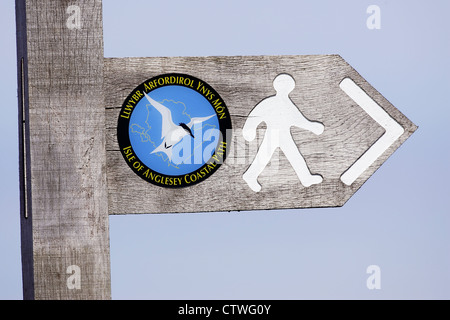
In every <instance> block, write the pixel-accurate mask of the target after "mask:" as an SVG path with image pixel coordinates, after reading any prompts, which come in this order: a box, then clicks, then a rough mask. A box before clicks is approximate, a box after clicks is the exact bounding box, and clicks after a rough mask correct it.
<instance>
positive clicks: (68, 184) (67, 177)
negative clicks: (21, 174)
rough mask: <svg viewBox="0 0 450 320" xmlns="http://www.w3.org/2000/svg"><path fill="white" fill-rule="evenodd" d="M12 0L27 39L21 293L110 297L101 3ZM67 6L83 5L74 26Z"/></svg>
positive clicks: (38, 296) (46, 296) (44, 296)
mask: <svg viewBox="0 0 450 320" xmlns="http://www.w3.org/2000/svg"><path fill="white" fill-rule="evenodd" d="M17 3H18V9H20V11H18V16H19V17H20V19H22V20H23V21H24V22H26V24H25V23H23V24H22V25H21V26H20V28H22V30H19V31H20V33H21V34H24V35H25V34H26V50H23V51H22V52H21V53H22V54H24V55H25V56H26V65H27V84H28V88H27V89H28V91H27V96H28V113H29V118H28V119H27V121H28V125H29V135H30V141H29V147H30V152H29V153H30V154H29V156H30V177H31V181H30V182H31V183H30V190H31V202H32V212H30V216H29V218H28V223H29V224H31V225H32V228H31V230H29V232H31V235H29V236H31V237H32V248H31V249H32V256H31V259H32V264H33V270H32V272H33V283H32V284H30V283H28V282H27V283H24V292H25V291H27V290H30V289H31V290H32V291H33V293H32V294H29V295H26V294H25V295H24V297H25V298H35V299H110V297H111V285H110V257H109V224H108V212H107V193H106V190H107V188H106V172H105V164H106V160H105V139H104V127H105V113H104V105H103V62H104V56H103V31H102V30H103V29H102V5H101V4H102V2H101V0H91V1H75V2H74V1H52V0H45V1H43V0H39V1H38V0H25V1H22V0H18V1H17ZM69 5H77V6H79V8H80V18H81V20H80V21H81V23H80V28H75V29H69V28H68V27H67V25H66V21H67V20H68V18H69V17H70V12H69V13H68V12H67V8H68V7H69ZM22 40H23V38H22ZM23 257H25V259H28V260H29V259H30V255H27V256H24V255H23ZM72 265H76V266H78V267H80V280H81V285H80V288H79V289H77V288H75V289H71V288H70V286H67V279H68V278H69V277H70V276H71V274H67V268H68V267H69V266H72ZM24 272H30V270H25V269H24Z"/></svg>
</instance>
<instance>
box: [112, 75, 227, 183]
mask: <svg viewBox="0 0 450 320" xmlns="http://www.w3.org/2000/svg"><path fill="white" fill-rule="evenodd" d="M171 76H174V77H188V78H190V79H194V81H195V82H197V83H198V82H199V81H201V82H202V84H203V85H204V86H205V87H206V88H207V89H209V90H210V92H211V93H213V94H214V95H215V97H217V98H219V99H220V101H221V102H222V106H224V109H225V110H224V113H225V115H226V117H225V119H220V117H219V114H218V113H217V111H216V109H215V108H214V106H213V105H212V104H211V101H210V100H208V98H207V97H206V96H205V95H203V94H202V93H201V92H199V91H197V90H195V89H193V90H195V91H196V92H198V93H199V94H201V95H202V96H203V97H205V99H206V100H207V101H208V102H209V103H210V105H211V107H212V108H213V110H214V111H215V112H216V115H217V118H218V121H219V127H220V132H221V134H222V136H221V138H222V140H219V142H218V144H217V146H219V145H220V143H221V142H222V141H225V142H227V130H228V133H230V134H231V132H232V131H231V130H232V126H231V117H230V113H229V111H228V107H227V105H226V103H225V100H224V99H223V98H222V97H221V96H220V95H219V94H218V92H217V91H216V90H215V89H214V88H213V87H212V86H210V85H209V84H208V83H207V82H206V81H203V80H201V79H199V78H197V77H195V76H191V75H189V74H183V73H164V74H160V75H157V76H154V77H152V78H150V79H147V80H145V81H144V82H142V83H141V84H140V85H138V86H137V87H136V88H134V89H133V91H132V92H131V93H130V94H129V95H128V96H127V98H126V99H125V100H124V103H123V104H122V107H121V108H120V112H119V116H118V121H117V142H118V144H119V148H120V153H121V154H122V156H123V158H124V160H125V162H126V163H127V164H128V166H129V167H130V169H131V170H132V171H133V172H134V173H135V174H136V175H138V176H139V177H140V178H141V179H143V180H145V181H146V182H149V183H151V184H153V185H156V186H158V187H163V188H171V189H172V188H173V189H177V188H184V187H189V186H193V185H196V184H198V183H200V182H202V181H204V180H206V179H207V178H209V177H210V176H211V175H212V174H213V173H214V172H216V171H217V169H219V167H220V166H221V165H222V164H223V163H224V162H225V159H226V157H227V155H228V153H229V150H230V148H229V146H227V147H226V148H225V152H224V154H223V157H222V163H216V166H215V167H214V169H211V170H210V171H209V173H207V174H206V175H205V176H204V177H203V178H200V179H197V180H196V181H195V182H191V183H189V184H187V183H185V182H184V181H182V184H181V185H165V184H161V183H157V182H155V181H152V180H150V179H147V178H146V177H144V176H143V175H142V174H141V173H140V172H137V170H136V169H135V168H134V167H133V164H132V163H131V162H129V161H128V160H127V158H126V155H125V154H124V151H123V149H124V148H126V147H129V146H131V150H132V151H133V155H134V156H135V157H136V158H137V159H138V160H139V162H140V163H141V164H142V165H143V166H144V169H143V171H144V172H145V170H147V169H149V170H150V171H151V172H153V173H155V174H159V175H161V176H162V177H164V178H166V177H167V178H180V177H184V176H185V175H186V174H183V175H179V176H172V175H166V174H162V173H159V172H157V171H154V170H153V169H151V168H149V167H147V165H145V164H144V162H143V161H142V160H141V159H139V157H138V156H137V154H136V152H135V151H134V150H133V146H132V145H131V142H130V137H129V134H128V133H129V123H130V118H131V115H132V114H133V112H134V108H133V110H132V111H131V113H130V116H129V118H128V119H126V118H123V117H121V116H120V115H121V114H122V110H123V109H124V107H125V106H126V105H127V102H128V101H129V100H130V99H131V97H132V96H133V95H134V94H135V93H136V91H138V90H140V91H141V92H145V90H144V89H145V87H144V85H145V84H146V83H148V82H151V81H153V80H154V79H159V78H162V77H171ZM171 85H179V86H180V84H163V85H158V87H157V88H162V87H165V86H171ZM181 86H184V87H186V88H189V89H192V88H191V87H189V86H186V85H184V84H181ZM157 88H154V89H151V90H150V91H148V92H151V91H153V90H155V89H157ZM148 92H146V93H148ZM142 98H143V97H141V99H142ZM141 99H139V101H138V102H136V105H137V104H138V103H139V102H140V101H141ZM214 100H216V99H214ZM216 151H217V147H216V149H215V151H214V154H213V155H212V156H211V158H210V159H208V161H206V162H205V164H204V165H203V166H201V167H200V168H199V169H197V170H195V171H193V172H191V173H187V174H193V173H196V172H198V171H201V170H202V169H203V168H205V167H206V166H207V165H208V162H210V161H211V159H213V156H214V155H215V154H216ZM213 161H215V160H214V159H213Z"/></svg>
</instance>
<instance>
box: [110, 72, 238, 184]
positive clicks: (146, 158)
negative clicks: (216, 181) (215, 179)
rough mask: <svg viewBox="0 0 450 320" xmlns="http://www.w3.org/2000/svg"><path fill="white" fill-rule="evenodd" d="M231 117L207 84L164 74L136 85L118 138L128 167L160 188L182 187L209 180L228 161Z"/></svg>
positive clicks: (121, 118)
mask: <svg viewBox="0 0 450 320" xmlns="http://www.w3.org/2000/svg"><path fill="white" fill-rule="evenodd" d="M228 134H229V135H230V136H231V119H230V114H229V113H228V109H227V107H226V105H225V102H224V101H223V99H222V98H221V97H220V96H219V94H218V93H217V92H216V91H215V90H214V89H213V88H212V87H211V86H210V85H208V84H207V83H206V82H205V81H203V80H200V79H197V78H195V77H193V76H190V75H186V74H179V73H170V74H163V75H159V76H157V77H154V78H151V79H149V80H147V81H145V82H144V83H142V84H140V85H139V86H138V87H136V88H135V89H134V90H133V91H132V92H131V93H130V95H129V96H128V97H127V98H126V100H125V101H124V103H123V105H122V109H121V111H120V114H119V120H118V125H117V138H118V142H119V146H120V151H121V153H122V155H123V157H124V159H125V161H126V162H127V163H128V165H129V167H130V168H131V169H132V170H133V171H134V172H135V173H136V174H137V175H138V176H140V177H141V178H142V179H144V180H146V181H148V182H150V183H153V184H155V185H158V186H161V187H168V188H179V187H186V186H191V185H194V184H197V183H199V182H201V181H203V180H205V179H206V178H208V177H209V176H211V175H212V174H213V173H214V172H215V171H216V170H217V169H218V168H219V167H220V165H221V164H222V163H223V162H224V160H225V158H226V155H227V152H228V149H229V148H227V139H226V137H227V135H228Z"/></svg>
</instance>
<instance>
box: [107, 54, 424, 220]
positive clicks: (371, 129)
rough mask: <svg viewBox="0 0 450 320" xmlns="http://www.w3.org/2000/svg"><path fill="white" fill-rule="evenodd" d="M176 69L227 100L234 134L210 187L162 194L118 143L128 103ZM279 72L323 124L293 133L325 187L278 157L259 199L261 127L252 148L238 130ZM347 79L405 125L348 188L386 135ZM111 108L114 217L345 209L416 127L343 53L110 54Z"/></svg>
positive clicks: (305, 112) (266, 173)
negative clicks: (256, 169)
mask: <svg viewBox="0 0 450 320" xmlns="http://www.w3.org/2000/svg"><path fill="white" fill-rule="evenodd" d="M170 72H176V73H185V74H189V75H192V76H194V77H197V78H199V79H202V80H204V81H206V82H207V83H208V84H210V85H211V86H212V87H213V88H214V89H215V90H216V91H217V92H218V93H219V94H220V95H221V97H222V98H223V99H224V101H225V103H226V104H227V106H228V109H229V112H230V114H231V119H232V126H233V131H234V134H233V138H232V140H231V141H230V142H231V149H230V154H229V156H228V158H227V160H226V161H225V164H224V165H222V166H221V167H220V169H219V170H218V171H217V172H216V173H214V174H213V175H212V176H211V177H209V178H208V179H206V180H205V181H203V182H201V183H199V184H197V185H195V186H192V187H186V188H182V189H168V188H162V187H158V186H154V185H152V184H149V183H148V182H146V181H144V180H142V179H141V178H140V177H138V176H137V175H136V174H134V173H133V172H132V171H131V169H129V167H128V166H127V164H126V163H125V161H124V159H123V157H122V155H121V153H120V151H119V147H118V143H117V133H116V130H117V120H118V115H119V111H120V108H121V106H122V104H123V102H124V100H125V98H126V97H127V96H128V94H129V93H130V92H131V91H132V90H133V89H134V88H135V87H136V86H138V85H139V84H141V83H142V82H144V81H145V80H147V79H149V78H151V77H154V76H157V75H160V74H163V73H170ZM281 73H288V74H290V75H291V76H293V77H294V79H295V81H296V87H295V89H294V91H292V92H291V94H290V95H289V97H290V98H291V100H292V101H293V102H294V103H295V104H296V106H297V107H298V108H299V110H300V111H301V112H302V113H303V115H304V116H305V117H306V118H308V119H309V120H312V121H319V122H321V123H322V124H323V125H324V126H325V131H324V133H323V134H322V135H320V136H316V135H314V134H313V133H311V132H309V131H306V130H302V129H299V128H295V127H292V128H291V133H292V136H293V138H294V141H295V142H296V144H297V146H298V148H299V150H300V152H301V154H302V155H303V157H304V158H305V160H306V162H307V164H308V167H309V169H310V171H311V173H313V174H321V175H322V177H323V178H324V181H323V182H322V183H321V184H317V185H313V186H311V187H308V188H305V187H303V186H302V185H301V183H300V181H299V180H298V178H297V176H296V174H295V172H294V170H293V169H292V167H291V165H290V163H289V162H288V160H287V159H286V158H285V156H284V155H283V153H282V152H281V151H280V152H279V157H278V159H279V161H278V162H277V161H272V163H271V164H270V165H269V166H268V167H267V168H266V169H265V170H264V171H263V173H262V174H261V175H260V176H259V179H258V180H259V183H260V184H261V185H262V190H261V191H260V192H258V193H255V192H253V191H252V190H251V189H250V188H249V187H248V185H247V184H246V183H245V181H244V180H243V179H242V175H243V173H244V172H245V171H246V169H247V168H248V166H249V165H250V163H251V161H252V160H253V158H254V157H255V154H256V152H257V148H258V143H260V142H261V139H262V136H263V135H264V124H262V125H260V127H259V130H258V131H259V133H260V135H259V137H260V138H259V140H257V141H258V142H257V143H256V144H255V143H248V142H246V141H245V140H244V139H243V137H242V132H241V129H242V128H243V126H244V123H245V120H246V117H247V115H248V114H249V113H250V111H251V110H252V109H253V108H254V107H255V105H256V104H258V103H259V102H260V101H261V100H263V99H264V98H267V97H269V96H273V95H274V94H275V91H274V88H273V80H274V78H275V77H276V76H277V75H279V74H281ZM346 77H349V78H351V79H352V80H353V81H354V82H356V84H358V85H359V86H360V87H361V88H362V89H363V90H364V91H365V92H366V93H368V95H369V96H370V97H372V98H373V99H374V100H375V101H376V102H377V103H378V104H379V105H380V106H381V107H382V108H383V109H384V110H385V111H387V113H388V114H389V115H390V116H391V117H392V118H394V119H395V120H396V121H397V122H398V123H399V124H400V125H401V126H402V127H403V128H405V133H404V134H403V135H402V136H401V137H400V138H399V139H398V140H397V141H396V142H395V143H394V144H393V145H392V146H391V147H390V148H389V149H388V150H387V151H386V152H385V153H384V154H383V155H382V156H381V157H379V158H378V159H377V161H376V162H375V163H373V165H372V166H371V167H370V168H369V169H367V170H366V171H365V172H364V173H363V174H362V175H361V176H360V177H359V178H358V179H357V180H356V181H355V182H354V183H353V184H352V185H351V186H347V185H345V184H344V183H342V182H341V181H340V176H341V174H342V173H343V172H345V171H346V170H347V169H348V168H349V167H350V166H351V165H352V164H353V163H354V162H355V161H356V160H357V159H358V158H359V157H360V156H361V155H362V154H363V153H364V152H365V151H366V150H367V149H368V148H369V147H370V146H371V145H373V144H374V143H375V142H376V141H377V140H378V139H379V137H380V136H382V135H383V134H384V129H383V128H382V127H381V126H380V125H379V124H378V123H376V122H375V121H374V120H373V119H372V118H371V117H370V116H369V115H368V114H367V113H366V112H364V110H362V109H361V108H360V107H359V106H358V105H356V104H355V103H354V102H353V100H352V99H351V98H350V97H348V96H347V95H346V94H345V93H344V92H343V91H342V90H341V89H340V88H339V83H340V82H341V81H342V80H343V79H344V78H346ZM105 108H106V149H107V168H108V169H107V180H108V203H109V213H110V214H127V213H179V212H209V211H235V210H261V209H282V208H310V207H334V206H342V205H343V204H344V203H345V202H346V201H347V200H348V199H349V198H350V197H351V196H352V195H353V194H354V193H355V192H356V191H357V190H358V189H359V188H360V187H361V185H362V184H363V183H364V182H365V181H366V180H367V179H368V178H369V177H370V176H371V175H372V174H373V173H374V172H375V171H376V169H377V168H379V166H380V165H381V164H382V163H383V162H384V161H385V160H386V159H387V158H388V157H389V156H390V155H391V154H392V153H393V152H394V151H395V150H396V149H397V148H398V147H399V146H400V145H401V144H402V143H403V142H404V141H405V140H406V139H407V138H408V137H409V136H410V135H411V134H412V133H413V132H414V130H415V129H416V126H415V125H414V124H413V123H412V122H411V121H409V120H408V119H407V118H406V117H405V116H404V115H403V114H402V113H401V112H399V111H398V110H397V109H396V108H395V107H394V106H392V104H391V103H389V101H387V100H386V99H385V98H384V97H383V96H382V95H381V94H380V93H378V92H377V91H376V90H375V89H374V88H373V87H372V86H370V85H369V84H368V83H367V82H366V81H365V80H364V79H363V78H362V77H361V76H360V75H359V74H358V73H357V72H356V71H355V70H354V69H353V68H352V67H351V66H350V65H349V64H347V63H346V62H345V61H344V60H343V59H342V58H341V57H340V56H338V55H309V56H242V57H240V56H237V57H170V58H164V57H161V58H108V59H105ZM274 159H277V157H276V156H275V158H274Z"/></svg>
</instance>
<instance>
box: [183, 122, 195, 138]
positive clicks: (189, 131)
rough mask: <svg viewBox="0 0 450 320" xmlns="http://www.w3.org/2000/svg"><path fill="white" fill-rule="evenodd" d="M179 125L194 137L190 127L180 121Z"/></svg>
mask: <svg viewBox="0 0 450 320" xmlns="http://www.w3.org/2000/svg"><path fill="white" fill-rule="evenodd" d="M180 127H182V128H183V129H184V130H186V131H187V133H189V134H190V135H191V137H192V138H194V135H193V134H192V131H191V129H189V127H188V126H187V125H186V124H185V123H183V122H180Z"/></svg>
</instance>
